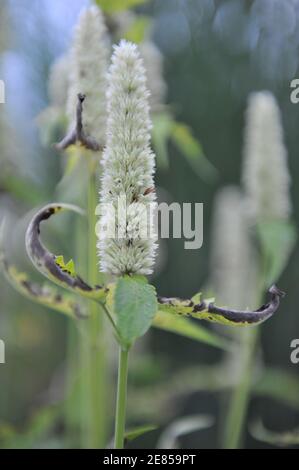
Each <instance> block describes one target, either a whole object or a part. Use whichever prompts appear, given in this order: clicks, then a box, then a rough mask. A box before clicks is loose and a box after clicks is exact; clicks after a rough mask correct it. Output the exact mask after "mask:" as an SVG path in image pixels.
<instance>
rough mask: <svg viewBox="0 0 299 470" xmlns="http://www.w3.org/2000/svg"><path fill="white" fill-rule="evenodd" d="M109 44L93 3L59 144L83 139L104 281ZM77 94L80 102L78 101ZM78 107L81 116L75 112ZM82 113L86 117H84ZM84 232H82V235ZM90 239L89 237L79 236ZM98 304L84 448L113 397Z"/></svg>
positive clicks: (86, 341) (85, 358) (96, 439)
mask: <svg viewBox="0 0 299 470" xmlns="http://www.w3.org/2000/svg"><path fill="white" fill-rule="evenodd" d="M108 55H109V44H108V37H107V32H106V26H105V22H104V18H103V14H102V12H101V10H100V9H99V8H98V7H90V8H87V9H85V10H83V12H82V13H81V15H80V18H79V21H78V24H77V27H76V29H75V34H74V39H73V45H72V49H71V53H70V57H71V58H70V61H71V73H70V87H69V93H68V99H67V106H66V108H67V116H68V118H69V132H68V135H67V136H66V138H65V139H63V141H62V142H61V143H60V144H59V147H60V148H61V149H64V148H67V147H68V146H69V145H72V144H75V143H78V142H79V143H80V144H81V145H80V147H79V148H80V150H79V151H80V153H81V155H82V157H84V159H85V161H86V165H87V169H88V174H89V178H88V183H87V184H88V189H87V194H88V197H87V208H88V210H87V213H88V238H87V243H88V258H87V260H88V261H87V269H88V282H89V283H90V284H92V285H95V284H97V283H99V281H101V279H99V277H100V275H99V273H98V270H97V266H96V262H95V260H96V258H97V250H96V234H95V229H94V227H95V223H96V216H95V211H96V206H97V192H98V191H97V172H98V169H99V159H100V157H101V153H100V150H101V148H102V147H103V145H104V142H105V132H106V97H105V93H106V83H107V82H106V74H107V69H108ZM78 98H79V101H78ZM76 109H77V115H76ZM82 115H83V122H82ZM81 236H82V235H81ZM81 243H82V244H84V243H86V236H84V238H83V239H81ZM99 308H101V307H99V306H97V305H95V304H94V303H93V302H90V305H89V314H90V318H89V320H88V321H87V330H86V331H85V335H83V336H82V341H81V345H80V349H81V351H82V364H81V366H82V380H81V388H82V392H83V397H82V400H83V413H82V420H83V423H84V426H83V430H82V437H83V441H84V442H83V445H84V447H89V448H90V447H103V446H104V445H105V442H106V438H107V429H106V428H107V426H106V424H107V416H106V409H107V407H106V404H107V399H108V397H109V393H108V380H107V379H108V376H107V370H106V369H107V367H106V363H107V361H106V354H105V353H106V347H105V336H106V335H105V332H104V324H103V316H104V315H102V314H101V313H102V312H99Z"/></svg>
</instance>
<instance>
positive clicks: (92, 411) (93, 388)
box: [84, 159, 107, 448]
mask: <svg viewBox="0 0 299 470" xmlns="http://www.w3.org/2000/svg"><path fill="white" fill-rule="evenodd" d="M96 205H97V187H96V171H95V165H94V161H93V160H92V159H90V161H89V182H88V280H89V283H90V284H91V285H95V284H97V283H98V281H99V279H98V278H99V273H98V266H97V248H96V243H97V239H96V233H95V225H96V214H95V209H96ZM89 315H90V317H89V319H88V320H87V337H88V341H87V343H88V344H86V355H87V357H86V368H87V370H86V371H85V372H86V384H85V385H84V386H85V387H86V392H87V393H86V394H85V397H86V400H87V403H86V405H87V417H86V418H87V423H86V424H87V426H86V430H85V432H86V434H85V447H87V448H103V447H104V446H105V443H106V437H107V436H106V422H107V420H106V418H107V416H106V409H107V406H106V405H107V400H106V398H107V394H106V372H107V371H106V357H105V343H104V337H105V335H104V332H103V327H104V325H103V318H104V314H103V311H102V308H101V306H100V305H98V304H96V303H95V302H93V301H90V303H89Z"/></svg>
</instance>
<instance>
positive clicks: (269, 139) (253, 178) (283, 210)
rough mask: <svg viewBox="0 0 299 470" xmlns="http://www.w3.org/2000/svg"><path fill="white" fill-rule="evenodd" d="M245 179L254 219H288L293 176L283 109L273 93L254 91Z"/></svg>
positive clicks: (251, 104)
mask: <svg viewBox="0 0 299 470" xmlns="http://www.w3.org/2000/svg"><path fill="white" fill-rule="evenodd" d="M244 158H245V161H244V170H243V180H244V186H245V192H246V195H247V199H248V205H249V211H250V215H251V217H252V219H253V220H255V221H259V222H261V221H265V220H273V219H278V220H286V219H288V218H289V216H290V214H291V209H292V208H291V201H290V194H289V186H290V176H289V170H288V167H287V152H286V149H285V146H284V142H283V131H282V125H281V119H280V112H279V108H278V105H277V103H276V100H275V98H274V96H273V95H272V94H271V93H270V92H257V93H253V94H252V95H251V97H250V100H249V106H248V111H247V124H246V129H245V148H244Z"/></svg>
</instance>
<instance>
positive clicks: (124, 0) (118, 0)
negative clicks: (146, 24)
mask: <svg viewBox="0 0 299 470" xmlns="http://www.w3.org/2000/svg"><path fill="white" fill-rule="evenodd" d="M95 1H96V4H97V5H99V7H101V9H102V10H103V11H104V12H105V13H109V14H111V13H116V12H119V11H123V10H128V9H129V8H133V7H136V6H138V5H142V3H145V2H146V1H147V0H95Z"/></svg>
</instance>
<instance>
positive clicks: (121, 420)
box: [115, 347, 129, 449]
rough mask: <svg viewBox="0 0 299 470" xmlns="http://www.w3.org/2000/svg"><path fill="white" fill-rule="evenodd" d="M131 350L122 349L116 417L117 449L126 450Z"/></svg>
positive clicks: (120, 353) (119, 364)
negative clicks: (129, 358) (125, 437)
mask: <svg viewBox="0 0 299 470" xmlns="http://www.w3.org/2000/svg"><path fill="white" fill-rule="evenodd" d="M128 356H129V350H128V349H123V348H122V347H120V350H119V363H118V383H117V399H116V416H115V449H123V448H124V436H125V421H126V402H127V380H128Z"/></svg>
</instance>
